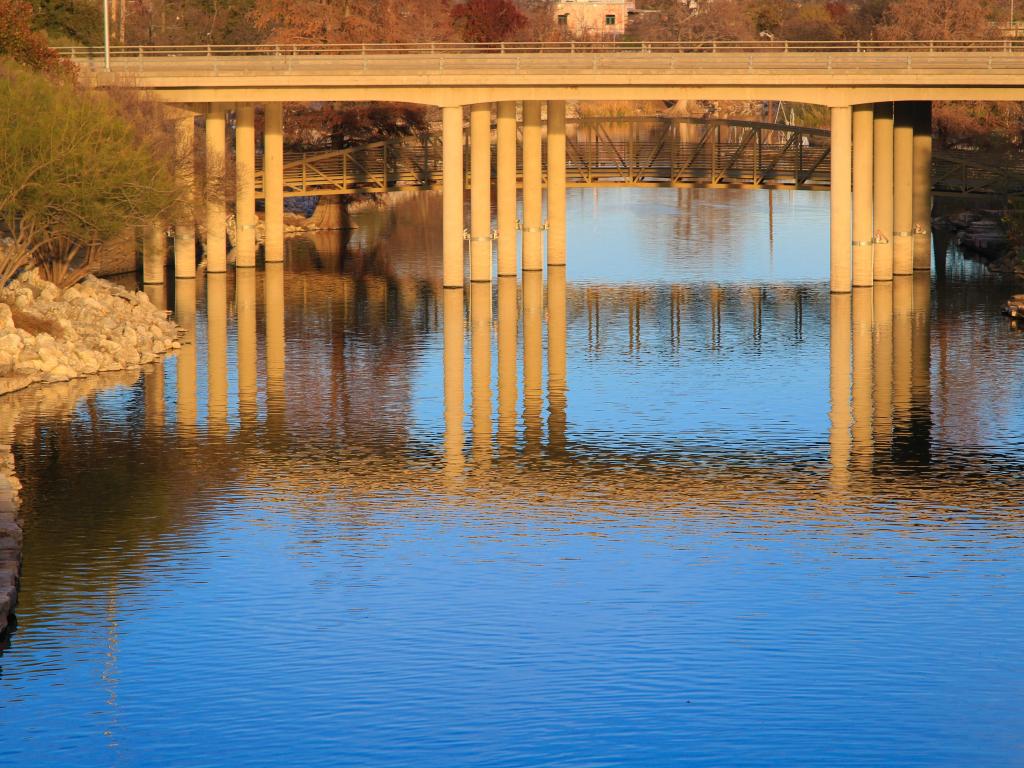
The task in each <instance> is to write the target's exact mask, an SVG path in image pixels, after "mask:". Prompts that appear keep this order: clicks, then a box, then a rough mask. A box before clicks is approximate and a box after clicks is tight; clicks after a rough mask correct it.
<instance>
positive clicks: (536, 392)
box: [523, 270, 544, 451]
mask: <svg viewBox="0 0 1024 768" xmlns="http://www.w3.org/2000/svg"><path fill="white" fill-rule="evenodd" d="M543 314H544V275H543V273H542V272H539V271H537V270H532V271H529V272H524V273H523V437H524V440H525V442H526V448H527V449H528V450H534V451H535V450H536V449H537V448H539V447H540V441H541V431H542V428H541V408H542V403H543V392H542V390H541V387H542V386H543V373H542V369H543V359H542V354H543V348H544V342H543V334H544V330H543V323H542V319H543Z"/></svg>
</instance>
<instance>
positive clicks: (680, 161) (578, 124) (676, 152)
mask: <svg viewBox="0 0 1024 768" xmlns="http://www.w3.org/2000/svg"><path fill="white" fill-rule="evenodd" d="M520 147H521V143H520ZM469 151H470V148H469V146H467V147H466V158H465V161H464V164H463V167H464V168H465V169H467V172H466V173H464V174H463V177H464V184H465V186H466V188H467V189H468V188H469V186H470V185H469V181H470V179H469V173H468V169H469V168H470V163H469ZM493 151H494V149H493V146H492V152H493ZM829 155H830V145H829V131H827V130H823V129H818V128H805V127H800V126H790V125H783V124H778V123H768V122H755V121H745V120H729V119H715V118H700V117H670V118H668V117H638V118H637V117H616V118H611V117H602V118H580V119H577V120H570V121H569V125H568V126H567V131H566V184H567V186H570V187H600V186H609V187H611V186H625V187H676V188H708V189H722V188H726V189H809V190H826V189H828V188H829V181H830V163H829ZM543 167H544V168H545V169H546V168H547V167H548V164H547V162H546V159H545V162H544V163H543ZM496 168H497V163H496V162H494V161H493V158H492V162H491V169H492V177H493V176H494V175H495V169H496ZM522 173H523V163H522V152H521V148H520V151H519V152H518V153H517V184H519V185H521V184H522ZM442 179H443V151H442V142H441V137H440V135H438V134H436V133H432V132H423V133H418V134H415V135H412V136H407V137H399V138H394V139H390V140H386V141H378V142H373V143H368V144H364V145H359V146H352V147H348V148H345V149H338V150H330V151H321V152H306V153H291V154H286V155H285V159H284V194H285V196H286V197H305V196H321V195H347V194H355V193H360V192H362V193H374V192H390V191H397V190H406V189H433V188H439V187H440V186H441V184H442ZM932 185H933V190H934V192H935V193H936V194H940V195H993V196H995V195H999V196H1018V195H1024V167H1014V166H1005V165H996V164H994V163H989V162H985V161H984V160H982V159H980V158H978V157H977V155H976V153H973V152H963V151H961V152H953V151H947V152H940V151H936V152H935V153H934V156H933V159H932ZM256 193H257V196H258V197H263V196H264V184H263V172H262V168H260V169H259V170H258V171H257V174H256Z"/></svg>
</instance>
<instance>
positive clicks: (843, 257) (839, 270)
mask: <svg viewBox="0 0 1024 768" xmlns="http://www.w3.org/2000/svg"><path fill="white" fill-rule="evenodd" d="M852 115H853V113H852V110H851V109H850V107H833V108H832V110H831V121H832V140H831V150H830V157H831V161H830V162H831V179H832V181H831V186H830V191H829V197H830V201H829V202H830V209H831V216H830V219H831V221H830V229H831V237H830V241H831V265H830V272H831V280H830V283H831V289H832V293H849V291H850V285H851V281H852V274H851V241H850V211H851V208H852V207H853V195H852V188H851V184H852V159H851V148H852V142H853V116H852Z"/></svg>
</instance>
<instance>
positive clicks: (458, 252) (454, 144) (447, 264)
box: [441, 107, 466, 288]
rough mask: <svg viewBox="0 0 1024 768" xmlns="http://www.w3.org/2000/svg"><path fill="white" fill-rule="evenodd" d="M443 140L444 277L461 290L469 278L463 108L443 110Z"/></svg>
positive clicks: (446, 284) (449, 285)
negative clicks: (466, 272)
mask: <svg viewBox="0 0 1024 768" xmlns="http://www.w3.org/2000/svg"><path fill="white" fill-rule="evenodd" d="M441 141H442V152H443V165H444V182H443V183H444V186H443V200H442V208H443V213H442V226H443V229H444V231H443V235H442V237H443V241H444V245H443V251H444V253H443V261H444V265H443V277H442V283H443V285H444V287H445V288H461V287H462V282H463V279H464V277H465V270H466V267H465V257H464V255H463V254H464V245H463V243H464V242H465V241H464V231H465V223H464V216H465V203H464V197H463V192H464V190H463V183H464V174H463V168H462V160H463V158H462V153H463V142H464V139H463V131H462V107H444V108H442V109H441Z"/></svg>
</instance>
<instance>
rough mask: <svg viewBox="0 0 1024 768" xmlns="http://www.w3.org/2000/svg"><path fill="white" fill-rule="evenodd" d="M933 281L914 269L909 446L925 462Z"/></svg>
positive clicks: (928, 434)
mask: <svg viewBox="0 0 1024 768" xmlns="http://www.w3.org/2000/svg"><path fill="white" fill-rule="evenodd" d="M931 301H932V285H931V275H930V274H929V273H928V272H915V273H914V313H913V321H912V322H913V340H912V347H911V348H912V352H911V429H910V431H911V441H912V446H911V450H912V452H913V455H914V456H915V458H917V459H918V460H920V461H924V462H928V461H929V458H930V454H931V426H932V371H931V368H932V349H931V315H932V307H931Z"/></svg>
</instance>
